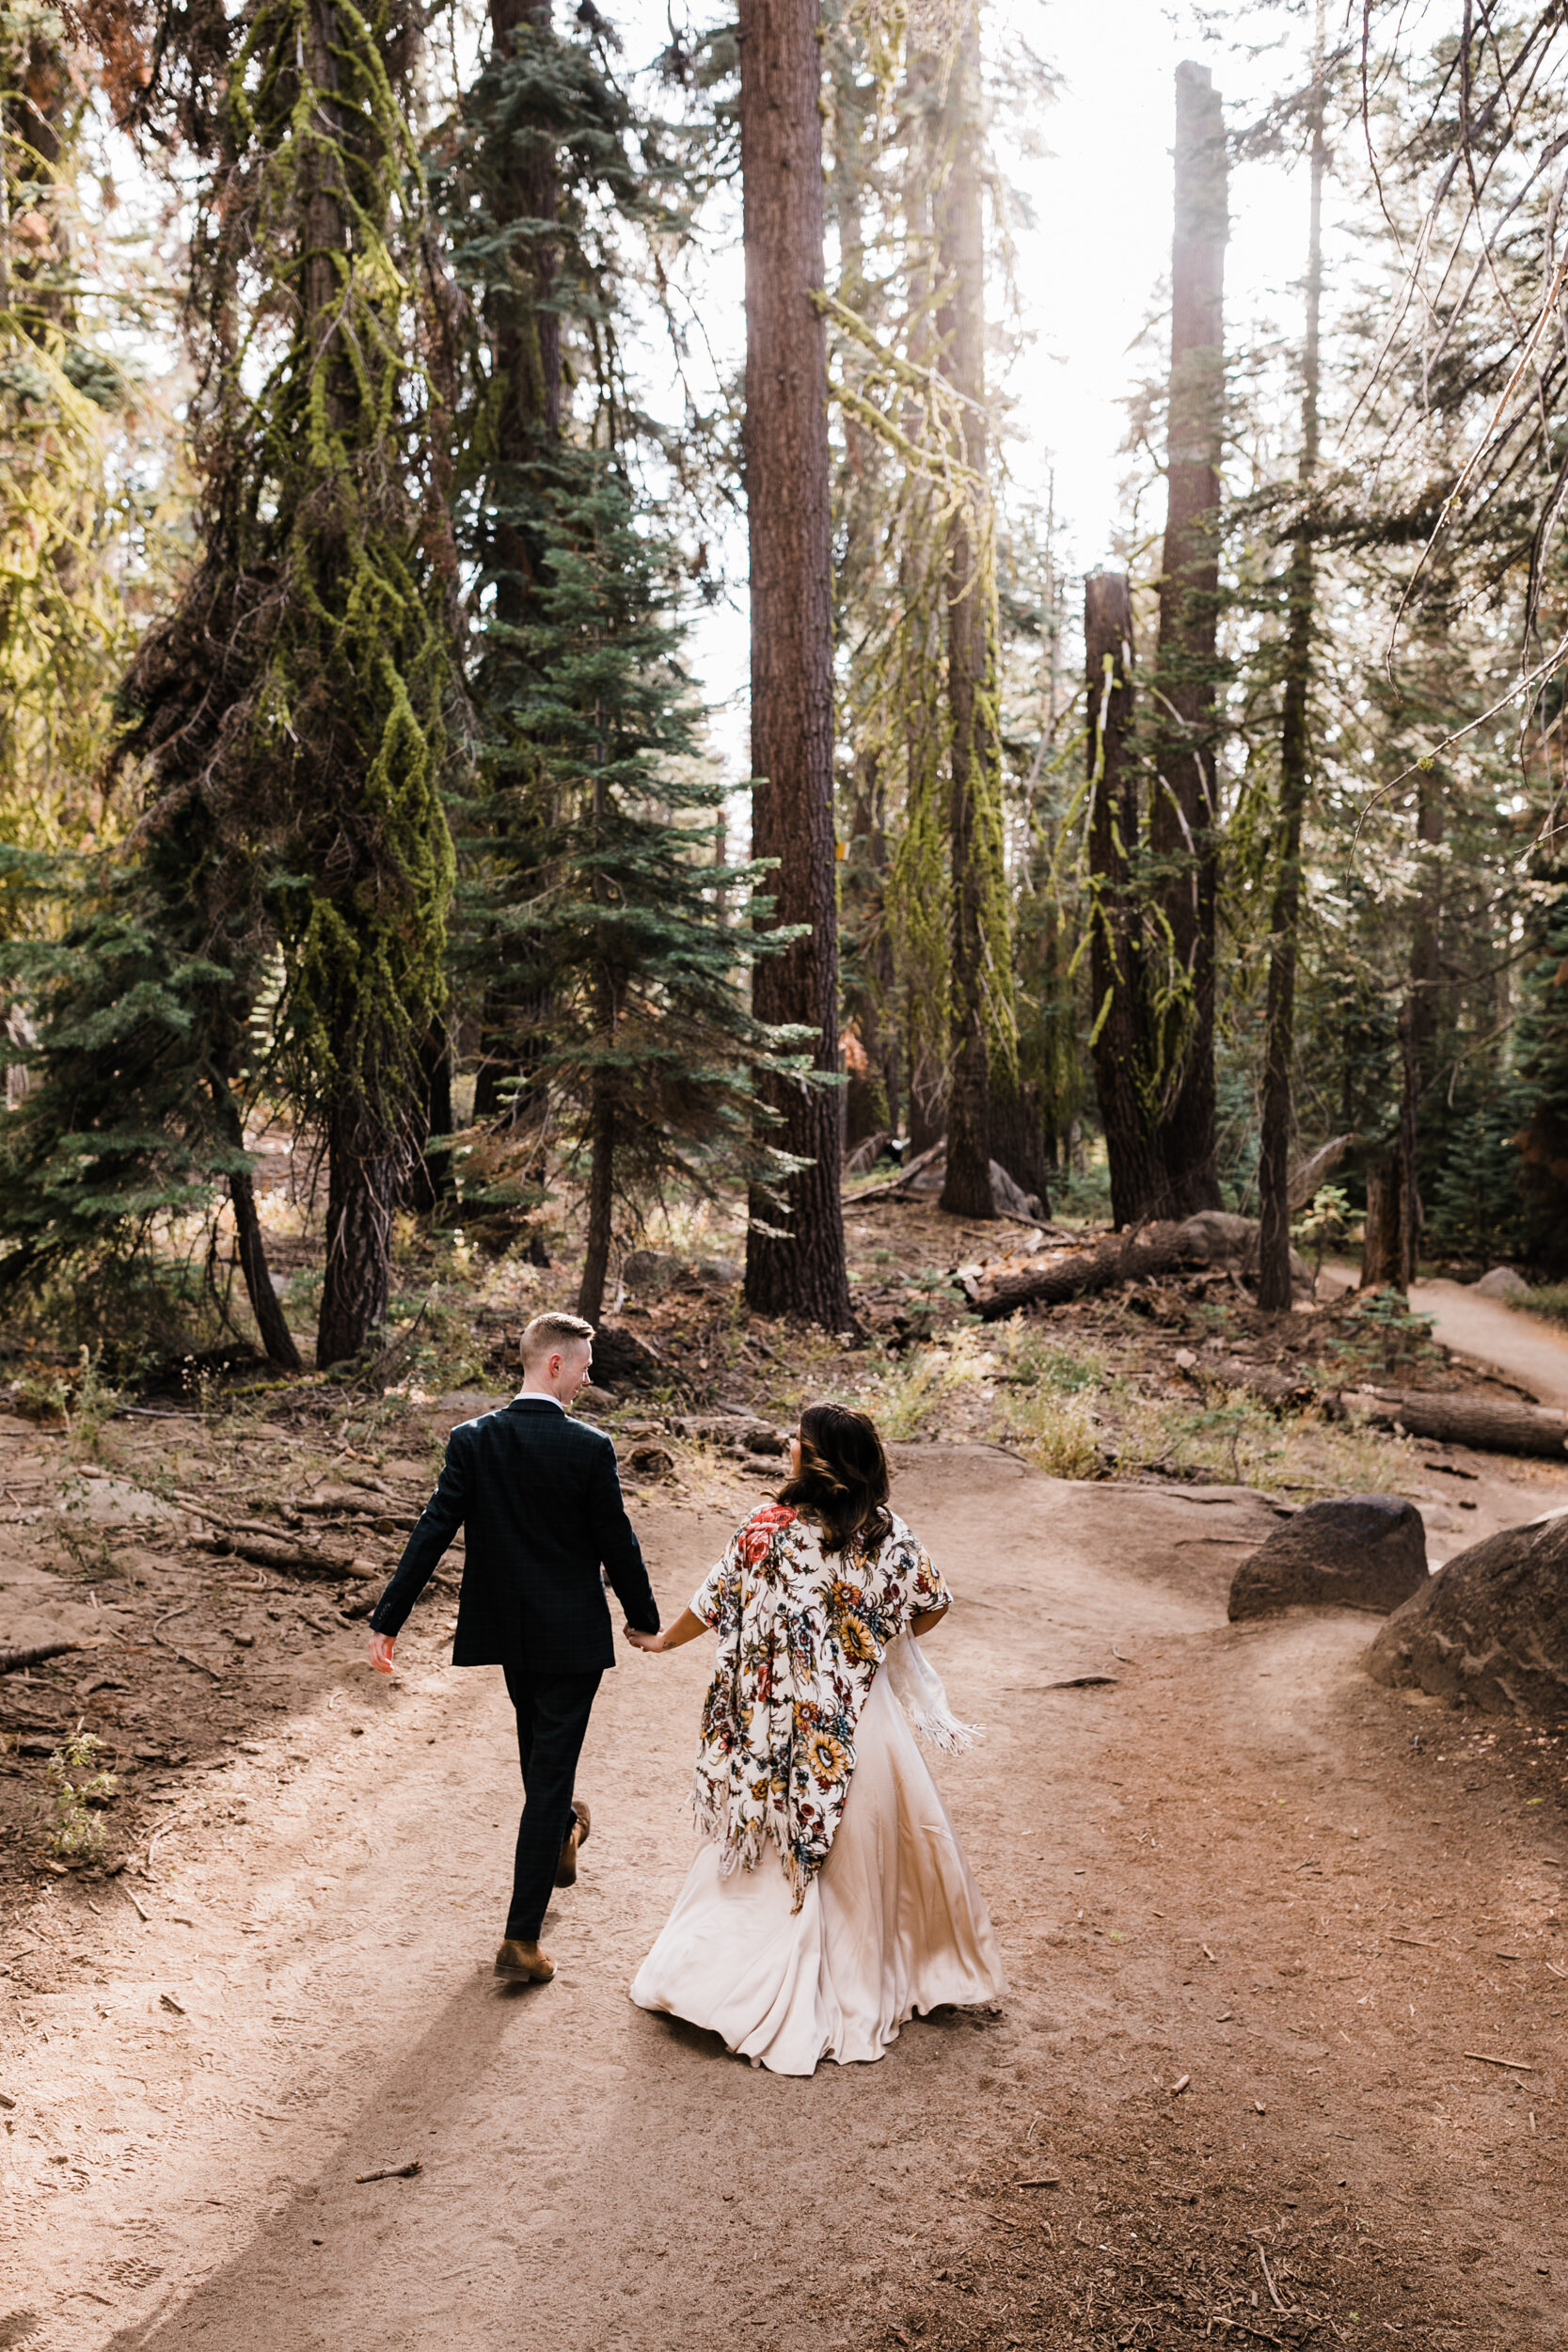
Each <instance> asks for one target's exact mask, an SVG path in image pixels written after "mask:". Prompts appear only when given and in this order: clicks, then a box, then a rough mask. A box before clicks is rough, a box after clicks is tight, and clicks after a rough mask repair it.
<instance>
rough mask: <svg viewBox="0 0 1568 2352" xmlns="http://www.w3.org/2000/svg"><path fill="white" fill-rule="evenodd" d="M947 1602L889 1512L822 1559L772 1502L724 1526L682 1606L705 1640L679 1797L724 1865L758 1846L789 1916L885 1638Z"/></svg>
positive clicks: (810, 1536)
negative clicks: (696, 1739)
mask: <svg viewBox="0 0 1568 2352" xmlns="http://www.w3.org/2000/svg"><path fill="white" fill-rule="evenodd" d="M890 1516H891V1515H890ZM949 1598H950V1595H949V1593H948V1591H947V1587H946V1585H945V1584H944V1583H943V1582H942V1578H941V1576H940V1575H939V1574H938V1572H937V1570H936V1569H935V1568H934V1567H933V1566H932V1565H931V1560H930V1555H929V1554H928V1553H927V1550H926V1549H925V1547H924V1546H923V1545H922V1544H920V1543H918V1542H917V1541H916V1540H915V1538H914V1536H913V1535H911V1533H910V1531H909V1529H908V1528H907V1527H906V1526H905V1525H904V1522H903V1520H902V1519H900V1518H894V1520H893V1530H892V1533H891V1534H889V1535H888V1536H887V1537H886V1538H885V1539H884V1540H883V1542H882V1543H880V1544H879V1545H876V1546H873V1547H872V1548H871V1549H859V1548H857V1547H856V1546H855V1545H853V1544H851V1546H850V1547H849V1549H847V1551H845V1552H842V1553H838V1552H835V1553H834V1554H832V1557H831V1558H830V1557H828V1556H826V1555H825V1554H824V1553H823V1550H822V1548H821V1544H820V1541H819V1539H818V1536H817V1532H816V1528H814V1527H813V1526H812V1524H811V1522H810V1521H809V1520H808V1519H804V1518H801V1517H800V1513H799V1512H797V1511H794V1510H791V1509H790V1508H789V1507H788V1506H787V1505H786V1504H784V1503H779V1502H769V1503H766V1504H765V1505H764V1506H763V1508H762V1509H761V1510H760V1511H754V1512H753V1513H752V1517H751V1518H749V1519H748V1520H747V1521H746V1522H745V1524H744V1526H742V1527H740V1528H737V1529H736V1533H735V1534H734V1535H733V1536H732V1538H731V1539H730V1543H729V1546H728V1548H727V1549H726V1550H725V1553H724V1556H723V1558H722V1559H721V1561H720V1562H719V1564H718V1565H717V1566H716V1567H715V1568H713V1569H712V1571H711V1572H710V1574H709V1575H708V1577H707V1578H706V1580H705V1582H704V1583H703V1584H702V1585H701V1586H700V1587H699V1589H698V1591H697V1592H696V1594H695V1595H694V1596H693V1597H692V1602H691V1609H692V1613H693V1614H694V1615H695V1616H699V1617H701V1618H702V1620H703V1623H704V1624H705V1625H708V1626H711V1627H713V1629H714V1630H715V1631H716V1632H717V1633H718V1635H719V1655H718V1658H717V1661H715V1666H714V1674H713V1680H712V1681H711V1683H710V1684H709V1685H708V1692H707V1697H706V1699H705V1702H704V1707H703V1726H702V1740H701V1744H700V1746H699V1748H698V1751H697V1773H696V1786H695V1790H694V1794H693V1804H694V1807H695V1810H696V1815H697V1822H698V1826H699V1828H700V1829H701V1830H702V1831H703V1833H704V1835H705V1836H707V1837H711V1838H712V1839H713V1840H714V1842H715V1843H716V1844H717V1845H720V1846H721V1847H722V1848H723V1850H724V1851H723V1859H722V1864H721V1867H722V1868H723V1870H724V1871H725V1872H726V1873H728V1872H729V1871H731V1870H733V1869H735V1868H736V1867H740V1868H742V1869H746V1870H751V1869H754V1868H755V1867H756V1865H757V1863H758V1861H759V1860H760V1859H761V1856H762V1852H763V1849H764V1847H765V1846H766V1845H771V1846H772V1847H774V1848H775V1850H776V1851H777V1852H778V1854H779V1857H780V1860H781V1861H782V1862H783V1864H784V1874H785V1876H786V1877H787V1879H788V1881H789V1884H790V1891H791V1893H792V1894H793V1896H794V1899H795V1908H796V1910H797V1911H799V1910H800V1905H801V1903H802V1902H803V1901H804V1900H805V1895H806V1889H807V1887H808V1886H809V1885H810V1884H811V1882H812V1880H813V1879H814V1878H815V1876H816V1873H817V1871H818V1870H819V1869H820V1868H821V1867H822V1865H823V1863H824V1862H826V1860H827V1858H828V1854H829V1851H830V1849H831V1848H832V1842H833V1833H834V1832H835V1830H836V1829H837V1827H838V1824H839V1819H840V1817H841V1815H842V1813H843V1811H844V1800H845V1798H846V1796H847V1794H848V1789H849V1781H850V1777H851V1775H852V1774H853V1772H854V1769H855V1726H856V1724H858V1722H859V1721H860V1712H861V1708H863V1705H864V1704H865V1698H866V1693H867V1692H869V1690H870V1688H871V1684H872V1680H873V1678H874V1677H875V1675H876V1672H877V1669H878V1667H879V1665H880V1664H881V1662H882V1659H883V1657H884V1655H885V1653H886V1650H887V1645H888V1644H889V1643H890V1642H891V1641H892V1640H893V1639H894V1637H895V1634H898V1633H901V1632H902V1631H903V1629H904V1627H905V1626H906V1624H907V1623H908V1622H909V1620H910V1618H911V1617H913V1616H917V1615H918V1614H919V1613H921V1612H922V1611H923V1610H927V1609H942V1608H944V1607H945V1606H946V1604H947V1602H948V1600H949Z"/></svg>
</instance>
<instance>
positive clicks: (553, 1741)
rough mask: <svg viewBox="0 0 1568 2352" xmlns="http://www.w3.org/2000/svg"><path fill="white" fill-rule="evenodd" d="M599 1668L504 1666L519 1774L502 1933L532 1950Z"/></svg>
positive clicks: (567, 1819) (568, 1815) (568, 1821)
mask: <svg viewBox="0 0 1568 2352" xmlns="http://www.w3.org/2000/svg"><path fill="white" fill-rule="evenodd" d="M601 1671H602V1670H601V1669H600V1668H598V1667H595V1668H594V1670H593V1672H592V1673H590V1674H531V1672H530V1671H529V1669H528V1668H527V1667H526V1666H522V1665H508V1666H507V1667H506V1669H505V1672H506V1691H507V1696H508V1697H509V1698H510V1699H511V1701H512V1704H513V1706H514V1707H515V1708H516V1710H517V1757H518V1761H519V1762H520V1763H521V1765H522V1768H523V1818H522V1820H520V1821H519V1822H518V1824H517V1855H516V1860H515V1863H514V1865H513V1872H512V1908H511V1910H510V1911H509V1912H508V1913H507V1915H506V1932H507V1934H508V1935H509V1936H515V1938H516V1939H517V1940H518V1942H519V1943H523V1944H535V1943H537V1942H538V1940H539V1931H540V1929H541V1928H542V1927H543V1925H544V1923H545V1913H546V1910H547V1909H548V1908H549V1900H550V1890H551V1888H552V1887H553V1886H554V1884H555V1874H556V1871H557V1869H558V1868H559V1867H560V1864H561V1849H562V1846H563V1845H564V1844H565V1842H566V1836H567V1833H568V1832H569V1830H570V1829H571V1826H572V1821H573V1818H574V1817H573V1813H572V1790H573V1788H575V1786H576V1784H577V1771H578V1756H580V1755H581V1753H582V1742H583V1737H584V1735H585V1733H586V1732H587V1729H588V1718H589V1716H590V1714H591V1713H592V1712H593V1707H594V1693H595V1692H596V1691H597V1690H598V1687H599V1678H600V1674H601Z"/></svg>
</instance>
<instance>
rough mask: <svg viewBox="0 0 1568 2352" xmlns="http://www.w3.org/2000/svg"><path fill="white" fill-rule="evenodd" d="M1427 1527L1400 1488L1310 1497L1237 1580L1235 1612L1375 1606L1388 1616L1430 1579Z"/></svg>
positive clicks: (1251, 1614) (1233, 1598) (1233, 1616)
mask: <svg viewBox="0 0 1568 2352" xmlns="http://www.w3.org/2000/svg"><path fill="white" fill-rule="evenodd" d="M1427 1581H1428V1578H1427V1543H1426V1528H1425V1526H1424V1524H1423V1523H1422V1519H1421V1515H1420V1513H1419V1511H1418V1510H1417V1508H1416V1506H1415V1504H1414V1503H1411V1502H1405V1501H1404V1499H1403V1497H1402V1496H1401V1495H1345V1496H1342V1497H1339V1498H1338V1499H1336V1500H1335V1501H1334V1502H1309V1503H1308V1504H1307V1507H1306V1509H1305V1510H1302V1511H1298V1512H1297V1513H1296V1514H1295V1516H1294V1518H1291V1519H1288V1520H1287V1521H1286V1523H1285V1525H1284V1526H1283V1527H1280V1528H1276V1529H1275V1533H1274V1534H1272V1535H1271V1536H1270V1537H1269V1538H1268V1540H1267V1541H1266V1542H1265V1543H1263V1544H1261V1545H1259V1549H1257V1550H1256V1551H1255V1552H1253V1553H1252V1554H1251V1556H1250V1558H1248V1559H1245V1560H1243V1563H1242V1565H1241V1566H1240V1567H1239V1568H1238V1569H1237V1571H1236V1574H1235V1576H1234V1577H1233V1578H1232V1580H1231V1585H1230V1611H1229V1613H1230V1620H1231V1623H1232V1624H1235V1623H1236V1622H1237V1621H1238V1620H1239V1619H1241V1618H1243V1617H1266V1616H1269V1615H1271V1614H1272V1613H1273V1612H1274V1611H1275V1610H1277V1609H1299V1608H1306V1609H1370V1610H1375V1611H1376V1612H1377V1613H1378V1614H1379V1615H1381V1616H1386V1615H1387V1614H1388V1613H1389V1611H1390V1610H1394V1609H1398V1608H1399V1607H1400V1606H1401V1605H1402V1603H1403V1602H1405V1601H1407V1600H1408V1599H1409V1598H1410V1597H1411V1595H1412V1594H1413V1593H1418V1592H1420V1590H1421V1589H1422V1587H1423V1586H1424V1585H1425V1584H1426V1583H1427Z"/></svg>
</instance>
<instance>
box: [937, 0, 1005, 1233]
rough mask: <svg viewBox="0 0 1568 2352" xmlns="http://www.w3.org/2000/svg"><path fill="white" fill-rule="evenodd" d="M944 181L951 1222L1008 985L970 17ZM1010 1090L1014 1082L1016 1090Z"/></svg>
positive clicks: (969, 1161)
mask: <svg viewBox="0 0 1568 2352" xmlns="http://www.w3.org/2000/svg"><path fill="white" fill-rule="evenodd" d="M947 90H948V96H947V103H946V108H945V115H946V122H945V129H946V138H945V142H944V145H945V153H944V156H943V158H942V162H943V176H942V183H941V185H940V187H939V190H938V195H937V223H936V227H937V254H938V260H939V262H940V265H941V269H942V287H943V297H942V310H941V312H940V314H939V317H938V331H939V334H940V336H941V339H942V351H943V357H944V360H945V365H946V371H947V374H948V377H949V379H950V381H951V382H952V384H953V386H954V389H956V390H957V392H958V395H959V398H960V399H961V401H962V403H963V427H962V444H961V447H960V448H959V450H958V453H957V454H958V457H959V459H960V461H961V463H962V464H963V465H964V466H965V467H966V468H967V469H969V472H970V474H971V476H972V477H973V478H974V480H973V486H972V487H971V488H970V490H969V491H968V493H967V495H960V496H959V497H958V499H957V500H956V501H955V502H954V506H953V511H952V514H951V515H950V516H949V517H948V523H947V565H946V580H945V597H946V606H947V705H948V717H949V722H950V724H951V728H952V761H953V768H952V784H951V789H950V792H949V797H948V807H947V837H948V855H949V860H950V873H951V882H952V892H953V907H952V943H953V944H952V961H951V980H950V987H951V993H952V1020H953V1038H952V1059H953V1074H952V1079H951V1082H950V1087H949V1092H948V1099H947V1174H946V1179H945V1181H944V1183H943V1184H942V1200H941V1203H940V1205H941V1206H942V1208H943V1209H945V1210H946V1211H947V1212H948V1213H949V1215H950V1216H968V1217H989V1216H995V1214H996V1204H995V1201H994V1200H992V1198H991V1186H990V1163H991V1132H990V1128H991V1075H992V1068H991V1065H992V1044H993V1036H992V1033H993V1030H994V1027H995V1021H994V1016H993V1015H991V1014H989V1013H988V1007H987V992H988V989H990V990H991V991H993V992H994V991H997V990H1000V989H1002V988H1004V987H1006V989H1008V990H1009V991H1010V988H1011V981H1012V975H1011V971H1010V970H1009V971H1008V972H1007V973H1006V974H1002V973H998V972H995V971H991V972H988V970H987V956H986V950H987V939H986V899H987V888H986V883H987V871H986V852H987V847H988V845H987V843H986V840H985V838H984V827H985V823H986V812H987V808H988V805H989V803H990V801H991V799H992V798H993V797H994V778H995V771H996V768H997V764H998V761H999V758H1000V747H999V745H998V743H997V739H996V646H995V643H994V639H993V636H992V631H991V613H990V579H989V566H988V558H987V552H986V546H985V539H986V534H987V532H988V530H989V516H988V514H987V511H986V509H987V499H986V489H985V481H986V458H987V452H986V412H985V397H986V376H985V336H986V311H985V267H986V261H985V245H984V235H983V229H982V220H981V198H980V167H981V151H980V121H979V99H980V25H979V18H978V15H977V13H976V12H975V11H974V8H973V7H971V8H969V9H968V12H967V13H966V17H965V22H964V28H963V31H962V33H961V34H960V36H959V40H958V52H957V55H956V56H955V57H954V59H953V62H952V65H951V66H950V68H949V70H948V83H947ZM1015 1083H1016V1081H1015Z"/></svg>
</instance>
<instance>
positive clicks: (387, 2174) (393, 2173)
mask: <svg viewBox="0 0 1568 2352" xmlns="http://www.w3.org/2000/svg"><path fill="white" fill-rule="evenodd" d="M423 2170H424V2166H423V2165H422V2164H421V2163H420V2159H419V2157H418V2156H416V2157H415V2158H414V2159H413V2161H412V2162H411V2163H409V2164H387V2165H383V2166H382V2168H381V2170H380V2171H379V2172H356V2174H355V2176H354V2179H355V2185H356V2186H357V2187H359V2188H363V2187H364V2185H365V2183H366V2182H367V2181H411V2180H413V2179H414V2178H415V2176H416V2174H418V2173H420V2172H422V2171H423Z"/></svg>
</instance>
